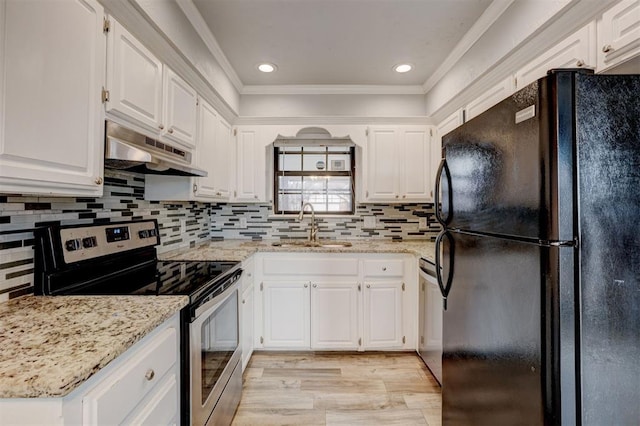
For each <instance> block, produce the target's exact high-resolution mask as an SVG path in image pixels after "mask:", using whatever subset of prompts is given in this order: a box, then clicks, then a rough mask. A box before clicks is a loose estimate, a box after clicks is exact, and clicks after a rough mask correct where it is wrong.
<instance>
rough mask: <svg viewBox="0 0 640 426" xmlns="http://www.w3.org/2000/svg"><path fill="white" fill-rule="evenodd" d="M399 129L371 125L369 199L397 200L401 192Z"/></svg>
mask: <svg viewBox="0 0 640 426" xmlns="http://www.w3.org/2000/svg"><path fill="white" fill-rule="evenodd" d="M399 145H400V142H399V131H398V129H397V128H396V127H370V128H369V140H368V144H367V160H366V166H367V174H366V176H367V178H366V182H365V199H366V200H367V201H396V200H397V199H399V198H400V194H399V192H400V191H399V188H398V186H399V185H398V183H399V179H398V176H399V173H398V161H399V156H398V150H399V148H400V146H399Z"/></svg>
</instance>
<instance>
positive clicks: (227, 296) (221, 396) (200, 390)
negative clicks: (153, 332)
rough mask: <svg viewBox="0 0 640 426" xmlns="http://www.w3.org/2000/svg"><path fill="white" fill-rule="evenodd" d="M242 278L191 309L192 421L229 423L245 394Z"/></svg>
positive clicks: (194, 423) (193, 422) (208, 423)
mask: <svg viewBox="0 0 640 426" xmlns="http://www.w3.org/2000/svg"><path fill="white" fill-rule="evenodd" d="M239 291H240V290H239V281H237V280H236V281H234V282H233V283H231V285H229V287H227V288H226V289H225V290H224V291H223V292H222V293H220V294H218V295H215V296H213V297H212V298H211V299H210V300H206V298H205V300H203V302H202V303H201V304H200V305H199V306H196V307H193V309H192V315H191V318H190V319H189V325H188V328H189V331H188V333H189V341H190V342H189V348H190V350H189V352H190V361H191V362H190V382H191V392H190V394H191V402H190V404H191V424H193V425H228V424H231V421H232V419H233V416H234V414H235V410H236V408H237V406H238V404H239V402H240V397H241V396H242V368H241V364H240V358H241V348H240V327H239V325H240V316H239V315H240V309H239V308H240V306H239V300H240V295H239Z"/></svg>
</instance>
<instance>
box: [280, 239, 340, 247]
mask: <svg viewBox="0 0 640 426" xmlns="http://www.w3.org/2000/svg"><path fill="white" fill-rule="evenodd" d="M271 245H272V246H274V247H321V248H322V247H327V248H332V247H334V248H337V247H351V246H352V244H351V243H350V242H348V241H332V240H328V241H307V240H305V241H274V242H273V243H271Z"/></svg>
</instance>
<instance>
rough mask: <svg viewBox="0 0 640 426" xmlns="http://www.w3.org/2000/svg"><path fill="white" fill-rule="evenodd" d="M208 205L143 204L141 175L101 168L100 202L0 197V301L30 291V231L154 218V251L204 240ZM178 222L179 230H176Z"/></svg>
mask: <svg viewBox="0 0 640 426" xmlns="http://www.w3.org/2000/svg"><path fill="white" fill-rule="evenodd" d="M209 207H210V206H209V205H208V204H202V203H190V202H184V203H159V202H154V201H145V200H144V175H141V174H136V173H129V172H118V171H113V170H105V177H104V195H103V196H102V197H100V198H59V197H42V196H39V197H37V196H19V195H17V196H14V195H0V301H1V300H6V299H10V298H14V297H18V296H21V295H23V294H27V293H32V292H33V244H34V240H33V229H34V228H36V227H38V226H42V225H46V224H50V223H59V224H61V225H74V224H90V223H109V222H120V221H130V220H136V219H157V221H158V226H159V228H160V241H161V245H160V246H159V247H158V251H159V252H163V251H168V250H173V249H176V248H181V247H189V246H190V245H195V244H197V243H199V242H201V241H205V240H208V239H209V238H210V235H209V234H210V217H209ZM183 223H184V229H185V232H184V233H182V232H181V227H182V226H183Z"/></svg>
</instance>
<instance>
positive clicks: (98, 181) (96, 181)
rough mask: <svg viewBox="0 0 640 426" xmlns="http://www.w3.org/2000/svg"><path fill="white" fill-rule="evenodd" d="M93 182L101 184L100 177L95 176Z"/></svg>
mask: <svg viewBox="0 0 640 426" xmlns="http://www.w3.org/2000/svg"><path fill="white" fill-rule="evenodd" d="M94 182H95V183H96V185H102V178H101V177H97V178H96V180H94Z"/></svg>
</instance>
